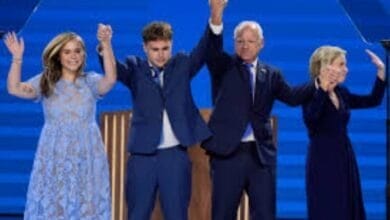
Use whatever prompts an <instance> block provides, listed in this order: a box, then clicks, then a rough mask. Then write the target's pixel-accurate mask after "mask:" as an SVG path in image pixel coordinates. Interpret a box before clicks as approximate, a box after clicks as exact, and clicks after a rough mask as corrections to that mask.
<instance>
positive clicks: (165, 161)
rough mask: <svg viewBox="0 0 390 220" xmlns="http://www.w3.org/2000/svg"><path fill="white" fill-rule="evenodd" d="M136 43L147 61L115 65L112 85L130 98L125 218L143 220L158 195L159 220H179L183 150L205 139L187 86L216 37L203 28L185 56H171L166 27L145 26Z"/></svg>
mask: <svg viewBox="0 0 390 220" xmlns="http://www.w3.org/2000/svg"><path fill="white" fill-rule="evenodd" d="M212 1H215V0H212ZM213 14H216V13H214V12H213V8H212V7H211V19H210V22H215V21H214V20H216V18H214V16H213ZM216 24H218V23H216ZM142 37H143V49H144V52H145V54H146V56H147V60H144V59H142V58H139V57H137V56H129V57H127V59H126V60H125V62H123V63H122V62H119V61H116V66H117V73H118V80H119V81H120V82H122V83H123V84H124V85H125V86H126V87H128V88H129V90H130V91H131V93H132V97H133V115H132V119H131V130H130V136H129V146H128V150H129V152H130V154H131V156H130V158H129V161H128V169H127V172H128V173H127V203H128V217H129V219H131V220H149V219H150V215H151V212H152V209H153V207H154V204H155V198H156V192H157V190H158V191H159V197H160V204H161V206H162V210H163V214H164V219H167V220H185V219H187V218H188V217H187V211H188V206H189V200H190V195H191V162H190V160H189V158H188V154H187V147H189V146H191V145H194V144H195V143H197V142H200V141H202V140H204V139H206V138H208V137H209V136H210V135H211V133H210V131H209V129H208V128H207V125H206V123H205V122H204V121H203V119H202V118H201V116H200V114H199V111H198V109H197V107H196V106H195V103H194V100H193V98H192V96H191V88H190V84H191V79H192V78H193V77H194V76H195V74H196V73H197V72H198V71H199V70H200V68H201V67H202V66H203V65H204V63H205V60H206V57H207V54H208V53H209V48H210V47H209V44H210V41H212V40H213V39H216V37H215V35H213V34H211V30H210V28H209V25H207V28H206V31H205V33H204V35H203V37H202V38H201V40H200V41H199V43H198V44H197V46H196V47H195V48H194V49H193V50H192V51H191V53H189V54H184V53H178V54H176V55H174V56H172V53H171V50H172V29H171V26H170V25H169V24H168V23H165V22H151V23H150V24H148V25H147V26H145V27H144V29H143V33H142Z"/></svg>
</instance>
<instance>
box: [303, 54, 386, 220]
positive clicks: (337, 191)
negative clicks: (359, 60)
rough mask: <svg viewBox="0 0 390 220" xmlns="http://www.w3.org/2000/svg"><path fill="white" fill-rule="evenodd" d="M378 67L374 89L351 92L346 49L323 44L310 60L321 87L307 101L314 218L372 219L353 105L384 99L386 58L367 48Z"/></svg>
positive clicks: (308, 174)
mask: <svg viewBox="0 0 390 220" xmlns="http://www.w3.org/2000/svg"><path fill="white" fill-rule="evenodd" d="M367 54H368V55H369V57H370V58H371V61H372V63H373V64H374V66H375V67H376V69H377V77H376V80H375V83H374V86H373V89H372V91H371V93H370V94H367V95H357V94H353V93H351V92H350V91H349V90H348V89H347V88H345V87H344V86H342V85H341V84H342V83H343V82H344V80H345V78H346V75H347V73H348V68H347V60H346V51H345V50H343V49H341V48H339V47H335V46H322V47H319V48H318V49H316V50H315V51H314V53H313V54H312V56H311V59H310V73H311V77H312V78H313V79H314V80H315V81H316V84H317V86H318V89H317V91H316V93H315V94H314V96H313V98H312V99H311V100H310V101H309V102H308V103H306V104H304V105H303V116H304V121H305V124H306V126H307V129H308V134H309V138H310V144H309V149H308V157H307V164H306V192H307V202H308V219H310V220H329V219H332V220H346V219H353V220H362V219H366V214H365V210H364V205H363V198H362V192H361V186H360V178H359V171H358V167H357V163H356V159H355V154H354V151H353V148H352V145H351V141H350V139H349V137H348V130H347V125H348V121H349V118H350V111H351V109H357V108H369V107H374V106H377V105H379V104H380V103H381V101H382V98H383V96H384V91H385V87H386V84H385V82H384V80H385V73H384V69H385V66H384V64H383V62H382V61H381V59H380V58H379V57H378V56H377V55H375V54H374V53H373V52H371V51H369V50H367Z"/></svg>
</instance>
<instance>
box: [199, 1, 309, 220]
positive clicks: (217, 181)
mask: <svg viewBox="0 0 390 220" xmlns="http://www.w3.org/2000/svg"><path fill="white" fill-rule="evenodd" d="M221 7H223V6H221ZM219 11H220V12H221V13H222V11H223V10H221V9H220V10H219ZM219 17H222V15H219ZM212 28H221V27H218V26H217V27H213V26H212ZM214 33H215V32H214ZM216 36H217V38H218V39H217V40H216V41H213V44H212V45H211V47H212V53H211V54H210V56H211V59H210V60H209V61H208V62H207V66H208V69H209V71H210V75H211V82H212V99H213V105H214V110H213V113H212V115H211V118H210V121H209V123H208V125H209V128H210V130H211V132H212V133H213V136H212V137H210V138H209V139H207V140H206V141H204V142H203V143H202V147H204V148H205V149H206V150H207V151H208V153H209V154H210V156H211V160H210V161H211V164H210V166H211V176H212V189H213V191H212V219H213V220H234V219H236V215H237V213H236V212H237V208H238V205H239V202H240V198H241V196H242V193H243V191H246V192H247V194H248V196H249V203H250V204H249V206H250V216H251V220H273V219H275V218H276V214H275V213H276V208H275V194H276V193H275V191H276V190H275V187H276V177H275V175H276V173H275V164H276V147H275V146H274V143H273V141H272V130H271V124H270V112H271V110H272V106H273V104H274V102H275V100H280V101H282V102H284V103H287V104H289V105H293V106H295V105H299V104H301V103H302V102H303V101H304V100H305V99H307V98H309V97H310V96H311V95H312V94H313V93H314V90H315V87H314V85H313V84H312V83H310V84H307V85H303V86H300V87H295V88H292V87H290V86H289V85H288V84H287V83H286V82H285V80H284V79H283V76H282V75H281V73H280V71H279V70H278V69H276V68H274V67H271V66H270V65H267V64H265V63H263V62H261V61H260V60H259V58H258V55H259V52H260V51H261V49H262V48H263V46H264V39H263V31H262V28H261V26H260V25H259V24H258V23H257V22H254V21H243V22H241V23H240V24H239V25H237V26H236V28H235V30H234V41H235V42H234V45H235V54H234V55H229V54H227V53H225V52H224V51H223V45H222V34H219V35H216Z"/></svg>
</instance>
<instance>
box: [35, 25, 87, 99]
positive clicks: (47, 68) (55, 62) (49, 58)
mask: <svg viewBox="0 0 390 220" xmlns="http://www.w3.org/2000/svg"><path fill="white" fill-rule="evenodd" d="M72 40H77V41H78V42H79V43H80V44H81V47H82V49H83V51H84V59H83V63H82V65H81V66H80V68H79V70H78V75H77V76H80V75H81V73H82V72H83V70H84V67H85V58H86V52H85V44H84V41H83V39H82V38H81V37H80V36H79V35H77V34H76V33H73V32H64V33H61V34H59V35H57V36H56V37H54V38H53V39H52V40H51V41H50V42H49V44H48V45H47V46H46V48H45V49H44V50H43V53H42V62H43V68H44V70H43V73H42V78H41V81H40V88H41V92H42V94H43V95H44V96H45V97H49V96H50V95H51V94H53V90H54V87H55V84H56V83H57V82H58V80H60V78H61V75H62V72H61V70H62V65H61V61H60V52H61V49H62V48H63V47H64V46H65V44H67V43H68V42H69V41H72Z"/></svg>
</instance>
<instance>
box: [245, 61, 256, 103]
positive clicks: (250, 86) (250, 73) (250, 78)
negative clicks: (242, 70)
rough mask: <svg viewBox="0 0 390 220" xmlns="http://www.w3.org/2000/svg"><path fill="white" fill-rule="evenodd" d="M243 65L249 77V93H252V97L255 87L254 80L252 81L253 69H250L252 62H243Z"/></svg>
mask: <svg viewBox="0 0 390 220" xmlns="http://www.w3.org/2000/svg"><path fill="white" fill-rule="evenodd" d="M244 65H245V67H246V70H247V71H248V77H249V80H248V81H249V88H250V89H251V95H252V98H253V96H254V88H255V85H254V81H253V76H252V75H253V71H252V68H253V64H252V63H244Z"/></svg>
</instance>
